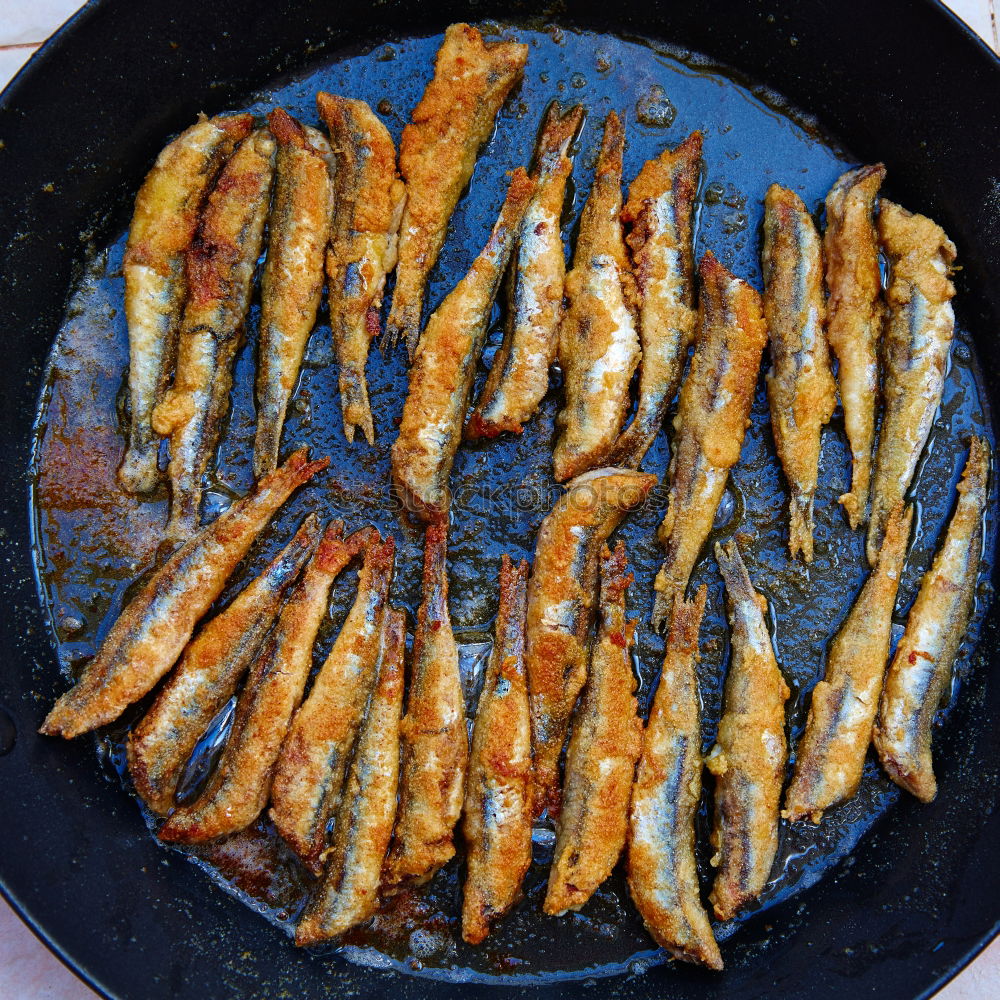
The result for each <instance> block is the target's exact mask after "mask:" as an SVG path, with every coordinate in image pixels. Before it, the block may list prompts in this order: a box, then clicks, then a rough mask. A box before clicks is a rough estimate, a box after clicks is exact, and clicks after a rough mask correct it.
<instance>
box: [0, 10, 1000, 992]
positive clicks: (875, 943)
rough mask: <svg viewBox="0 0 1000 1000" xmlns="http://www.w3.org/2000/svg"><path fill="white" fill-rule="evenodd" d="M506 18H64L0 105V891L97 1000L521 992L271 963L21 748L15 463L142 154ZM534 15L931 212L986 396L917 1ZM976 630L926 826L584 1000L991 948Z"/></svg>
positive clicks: (29, 639)
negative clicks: (620, 49)
mask: <svg viewBox="0 0 1000 1000" xmlns="http://www.w3.org/2000/svg"><path fill="white" fill-rule="evenodd" d="M279 7H280V9H279ZM532 13H536V11H533V10H532V9H530V8H529V7H528V6H527V5H519V4H493V3H479V4H459V3H438V4H434V5H431V4H421V3H392V2H387V3H380V4H373V5H371V7H370V8H362V7H353V6H352V7H351V8H349V9H343V8H334V7H332V6H331V5H327V4H322V5H314V4H312V3H310V2H308V0H303V2H299V3H295V2H286V3H284V4H281V5H279V4H274V3H272V4H264V3H255V2H251V0H242V2H230V3H228V4H226V5H225V8H224V9H223V8H222V7H221V6H220V7H217V8H210V7H209V5H208V4H206V3H205V2H204V0H200V2H191V0H175V2H174V3H173V4H171V5H169V6H168V5H161V4H149V5H145V4H137V3H134V2H129V0H106V2H99V3H93V4H91V5H89V6H88V7H87V8H86V9H85V10H84V11H83V12H82V13H81V14H79V15H78V16H77V17H76V18H74V20H73V21H72V22H71V24H70V26H69V27H67V28H66V29H64V30H63V31H62V32H60V34H59V35H58V36H57V37H56V38H55V39H54V40H53V41H52V42H51V43H49V45H48V46H46V49H45V51H44V52H43V53H42V54H41V55H40V56H39V57H37V58H36V59H35V60H34V61H33V63H32V66H31V67H30V68H29V69H28V70H27V71H26V72H25V73H24V74H22V76H21V77H20V78H19V79H18V81H17V82H16V83H15V84H14V85H13V86H12V87H11V88H10V89H9V90H8V91H7V92H6V94H5V95H4V98H3V100H2V101H0V140H2V142H3V145H2V147H0V192H2V193H3V194H2V202H0V206H2V207H0V247H2V248H3V249H2V250H0V305H2V309H0V323H2V324H3V339H2V343H3V345H4V351H5V353H6V364H5V365H4V366H3V370H2V372H0V379H2V380H3V381H2V387H3V390H2V399H3V406H4V411H3V420H2V421H0V434H2V435H3V438H2V444H3V446H4V452H3V453H4V454H6V455H7V456H8V461H7V469H8V470H9V471H8V473H7V474H6V475H5V476H4V478H3V480H2V485H0V490H2V497H3V501H4V502H3V522H2V528H3V530H4V539H3V545H4V556H5V563H4V569H5V572H4V573H3V579H2V582H0V587H2V588H3V589H2V590H0V593H2V594H3V597H4V598H5V606H6V609H7V615H6V619H5V625H4V629H3V638H2V642H3V652H4V654H5V668H4V669H3V670H2V671H0V706H2V709H0V751H3V750H7V749H8V747H9V746H10V744H11V742H12V741H13V746H12V749H10V751H9V752H7V753H6V754H5V755H3V756H0V781H2V788H3V794H2V798H0V803H2V808H0V878H2V883H3V889H4V892H5V894H6V895H7V896H8V897H9V898H10V899H11V901H12V902H13V903H14V905H15V906H17V907H18V908H19V910H20V911H21V912H22V914H23V915H24V916H25V918H26V919H27V920H28V921H29V923H31V924H32V926H34V927H35V928H36V930H38V932H39V933H40V934H41V935H42V936H43V938H44V939H45V940H46V941H47V942H48V943H49V944H50V945H51V946H52V947H53V948H54V950H56V951H57V953H59V954H60V955H61V956H62V957H63V958H64V959H66V960H67V961H68V962H69V964H71V965H72V966H73V967H74V968H76V969H77V970H78V971H79V972H80V973H81V974H82V975H83V976H84V977H85V978H87V979H88V980H89V981H90V982H91V983H93V984H94V985H95V986H96V987H97V988H98V989H101V990H103V991H104V992H106V993H107V994H108V995H111V996H120V997H128V998H133V997H143V998H151V1000H152V998H158V997H180V998H186V997H192V998H193V997H198V998H199V1000H201V998H206V997H211V998H214V997H235V996H253V997H275V996H280V995H282V994H283V991H287V992H288V995H294V996H300V997H320V996H328V995H358V996H362V997H368V996H371V997H376V996H386V995H390V994H392V995H397V996H400V997H417V996H425V995H428V996H430V995H433V996H435V997H448V996H454V997H468V996H470V995H475V994H477V993H479V992H481V993H484V994H485V993H486V992H490V993H491V994H494V995H514V994H515V993H516V994H521V993H527V990H513V989H492V990H490V991H487V990H486V989H479V990H476V989H474V988H471V987H469V986H468V985H448V984H445V983H441V982H437V983H429V982H427V981H421V980H416V979H412V978H404V977H400V976H399V975H397V974H394V973H388V972H379V971H375V970H371V969H361V968H357V967H354V966H351V965H348V964H346V963H343V962H340V961H331V960H329V959H326V960H320V959H315V958H312V957H310V956H309V955H305V954H302V953H300V952H297V951H295V950H294V949H292V948H291V947H290V946H289V944H288V943H287V941H286V940H285V939H284V938H283V937H281V936H280V935H278V934H276V933H274V932H273V931H272V930H270V929H269V928H267V927H266V926H265V925H264V924H263V923H262V922H261V921H260V920H259V918H257V917H256V916H255V915H254V914H253V913H251V912H250V911H249V910H247V909H246V908H244V907H243V906H241V905H239V904H237V903H235V902H234V901H232V900H230V899H228V898H227V897H225V896H223V895H222V894H221V893H218V892H216V891H213V890H212V889H211V888H210V887H209V886H208V885H207V883H206V881H205V880H204V878H203V876H201V875H200V874H199V873H198V872H197V871H196V870H195V869H194V868H193V867H192V866H191V865H189V864H186V863H185V862H184V861H183V859H181V858H180V857H179V856H176V855H172V854H167V853H165V852H163V851H161V850H159V849H157V848H156V846H155V845H154V843H153V841H152V840H151V839H150V838H149V836H148V834H147V832H146V830H145V828H144V826H143V824H142V821H141V819H140V817H139V814H138V813H137V812H136V811H135V809H134V808H133V807H132V805H131V803H130V802H128V801H127V799H125V798H124V797H123V796H122V794H121V791H120V789H119V788H117V787H115V786H114V785H112V784H111V783H110V782H109V781H108V780H107V779H106V778H105V777H103V776H102V773H101V772H100V771H99V770H98V769H97V768H95V767H94V761H93V758H92V756H91V755H90V753H88V752H85V750H84V748H83V747H82V746H77V745H72V744H71V745H63V744H61V743H57V742H55V741H51V740H42V739H40V738H38V737H37V736H35V735H34V732H35V729H36V728H37V725H38V723H39V722H40V720H41V718H42V716H43V714H44V711H45V709H46V708H47V706H48V705H49V704H50V702H51V700H52V698H53V697H54V696H55V694H56V693H57V692H58V691H59V690H61V689H62V686H63V681H62V680H61V679H60V678H59V676H58V671H57V670H56V667H55V663H54V658H53V655H52V650H51V646H50V643H49V640H48V637H47V633H46V626H45V625H44V623H43V620H42V616H41V615H40V613H39V607H38V601H37V595H36V589H35V581H34V580H33V578H32V569H31V566H32V561H31V553H30V545H31V539H30V534H29V525H28V517H27V510H26V503H25V500H26V487H27V482H26V478H25V470H26V469H27V468H28V466H29V462H30V454H29V450H30V440H31V418H32V415H33V413H34V411H35V401H36V394H37V391H38V387H39V384H40V380H41V375H42V363H43V361H44V358H45V355H46V353H47V351H48V349H49V345H50V343H51V339H52V336H53V332H54V331H55V329H56V327H57V325H58V323H59V320H60V317H61V315H62V311H63V308H64V305H65V301H66V294H67V291H68V289H69V288H70V286H71V284H72V281H73V277H74V268H76V267H78V266H79V265H80V263H81V262H82V261H83V259H84V258H85V256H86V254H87V251H88V248H89V247H91V246H95V245H96V246H100V245H102V243H104V242H106V239H107V237H108V235H109V233H110V232H111V231H112V228H111V227H112V226H113V225H114V224H115V222H116V220H117V221H119V222H120V218H121V214H122V210H123V207H124V206H127V204H128V202H129V200H130V199H131V197H132V194H133V193H134V191H135V189H136V187H137V185H138V183H139V180H140V179H141V176H142V174H143V172H144V171H145V169H146V168H147V166H148V164H149V162H150V160H151V158H152V156H153V155H154V154H155V152H156V151H157V149H158V148H159V146H160V145H162V141H163V137H164V136H165V135H167V134H170V133H172V132H175V131H177V130H178V129H180V128H182V127H183V126H184V125H185V124H187V123H188V122H189V121H190V120H191V119H192V118H193V116H194V114H195V113H196V112H197V111H199V110H201V109H203V108H204V109H205V110H207V111H213V110H215V109H216V108H221V107H225V106H227V105H229V104H231V103H234V102H238V101H239V99H240V97H241V96H242V95H244V94H245V93H247V92H249V91H252V90H254V89H256V88H258V87H260V86H261V85H262V84H264V83H265V82H266V81H268V80H270V79H272V78H274V77H276V76H279V75H281V74H282V73H285V72H287V71H289V70H294V69H296V68H298V67H300V66H303V65H305V64H306V63H308V62H313V61H315V60H317V59H322V58H323V56H324V54H325V53H331V54H332V53H335V52H336V51H338V50H340V49H343V48H345V47H351V48H354V47H356V46H358V45H359V44H372V43H373V42H375V41H378V40H381V39H384V38H386V37H391V36H395V35H406V34H421V33H429V32H432V31H438V30H440V29H441V28H442V27H443V26H444V25H445V24H447V23H448V22H450V21H454V20H460V19H475V20H481V19H486V18H490V17H496V18H498V19H506V20H509V19H511V18H518V17H524V16H528V15H530V14H532ZM553 16H555V17H557V18H558V19H559V20H560V21H561V22H562V23H565V24H568V25H574V24H575V25H580V26H583V27H588V28H593V29H595V30H600V31H608V32H613V33H617V34H625V35H628V34H637V35H640V34H641V35H646V36H652V37H659V38H662V39H664V40H668V41H670V42H673V43H674V44H678V45H682V46H689V47H690V48H692V49H695V50H698V51H701V52H704V53H706V54H708V55H710V56H712V57H714V58H716V59H719V60H720V61H723V62H726V63H729V64H731V65H733V66H735V67H736V68H737V69H739V70H741V71H743V72H745V73H746V74H748V75H749V76H750V77H752V78H755V79H757V80H760V81H763V82H766V83H767V84H769V85H770V86H772V87H774V88H775V89H776V90H778V91H780V92H782V93H784V94H785V95H787V96H788V97H789V98H790V99H791V100H792V101H793V102H794V103H796V104H797V105H799V106H800V107H802V108H805V109H807V110H808V111H810V112H813V113H814V114H816V115H817V117H818V118H819V119H820V121H821V122H823V124H824V125H825V126H827V127H828V128H830V129H831V130H832V131H833V132H834V133H836V134H838V135H840V136H842V137H843V138H844V140H845V142H846V143H847V144H848V146H849V147H850V148H851V149H853V150H854V151H855V153H856V154H857V155H858V156H860V157H862V158H864V159H875V158H883V159H885V160H886V161H887V164H888V166H889V169H890V172H891V176H892V178H893V191H894V193H896V194H897V196H899V197H900V198H902V199H904V200H905V202H906V203H908V204H912V205H915V206H919V207H920V208H921V210H923V211H926V212H927V213H928V214H931V215H933V216H934V217H935V218H938V219H939V220H940V221H941V222H942V223H943V224H944V225H945V227H946V229H947V230H948V232H949V234H950V235H952V236H953V238H954V239H955V241H956V243H957V244H958V245H959V247H960V248H961V256H962V264H963V267H964V270H963V271H961V272H960V273H959V275H958V278H957V284H958V287H959V295H960V301H961V314H962V320H963V322H964V324H965V325H966V326H968V327H969V329H970V330H971V331H972V333H973V334H974V336H975V339H976V341H977V344H978V346H979V352H980V358H981V361H982V363H983V365H984V366H985V370H984V376H985V380H986V392H987V395H988V396H989V397H990V398H991V399H992V400H993V401H994V402H996V400H997V399H998V398H1000V396H998V393H1000V387H998V385H997V369H996V367H995V362H994V360H993V359H994V357H995V354H996V351H995V348H994V347H993V344H994V340H993V338H994V337H995V335H996V331H997V330H998V329H1000V265H998V264H997V261H998V260H1000V183H998V180H997V173H998V157H997V151H998V150H1000V64H998V62H997V60H996V58H995V57H994V56H992V54H990V53H989V52H988V51H987V50H986V49H985V47H984V46H983V45H982V44H981V43H980V42H978V41H977V40H975V39H974V38H973V37H972V36H971V35H970V34H969V32H968V31H967V30H966V29H964V28H963V27H962V26H961V25H960V24H959V23H958V22H957V21H956V20H955V19H954V18H953V17H952V16H951V15H949V14H948V13H947V12H946V11H945V10H944V9H943V8H941V7H939V6H937V5H935V4H930V3H912V2H906V0H883V2H882V3H880V4H878V5H872V4H869V3H862V2H859V0H836V2H833V0H814V2H811V3H808V4H805V3H796V4H794V5H792V4H789V5H787V7H786V8H781V7H779V6H777V5H771V4H766V3H748V2H745V0H744V2H740V0H735V2H732V3H727V2H723V0H716V2H714V3H712V4H701V3H694V2H689V3H685V4H683V5H677V6H676V7H675V6H674V5H672V4H668V3H659V4H656V3H648V2H646V3H641V4H640V3H632V2H629V0H619V2H617V3H615V4H607V3H602V4H591V3H574V2H570V3H566V4H563V5H561V6H560V7H559V9H558V13H556V14H554V15H553ZM49 182H54V189H53V190H51V191H49V190H46V187H47V185H48V184H49ZM998 613H1000V612H998V609H997V608H996V606H994V608H993V610H992V611H991V613H990V615H989V619H988V621H987V623H986V626H985V632H984V639H983V642H982V644H981V655H980V657H979V661H980V662H978V664H977V666H976V669H975V670H974V671H973V673H972V676H971V679H970V680H969V681H968V683H967V684H966V685H965V688H964V692H963V696H962V698H961V699H960V701H959V703H958V705H957V707H956V709H955V711H954V712H953V714H952V716H951V718H950V720H949V724H948V727H947V730H946V732H945V734H944V736H943V737H942V739H941V740H940V741H939V744H938V747H937V760H938V762H939V766H940V770H941V772H942V774H943V776H944V780H943V781H942V783H941V784H942V788H941V793H940V795H939V798H938V800H937V801H936V802H935V803H934V804H933V805H932V806H930V807H921V806H918V805H916V804H914V803H913V802H911V801H909V800H906V801H902V802H901V803H900V805H899V806H897V807H896V808H895V809H894V810H893V811H892V816H891V820H890V821H889V822H885V823H882V824H881V825H879V826H878V827H877V828H876V829H875V831H874V832H873V834H871V835H869V836H868V837H867V838H866V839H864V840H863V841H862V842H861V844H860V845H859V846H858V848H857V849H856V850H855V851H854V852H853V855H852V858H851V860H850V862H848V863H846V864H844V865H843V866H841V868H840V869H839V870H838V871H837V872H836V873H835V874H834V875H833V877H828V878H826V879H824V881H823V882H821V883H820V884H819V885H818V886H816V887H815V888H814V889H812V890H810V891H809V892H808V894H806V895H804V896H800V897H797V898H796V899H793V900H791V901H790V902H788V903H786V904H783V905H781V906H779V907H777V908H775V909H772V910H770V911H768V912H767V914H766V915H764V916H763V917H761V918H759V919H757V920H751V921H750V922H748V923H747V924H745V925H744V926H743V927H742V928H741V929H740V930H739V932H738V933H737V935H736V936H735V938H734V939H733V941H732V943H731V944H730V945H728V946H727V953H726V958H727V971H726V973H725V974H724V975H723V976H721V977H709V976H706V975H705V974H703V973H700V972H697V971H694V970H690V969H687V968H677V967H672V968H670V969H663V968H659V969H654V970H652V971H651V972H649V973H647V974H646V975H645V976H642V977H638V978H629V979H624V978H621V979H617V980H604V981H602V982H601V984H600V986H599V987H596V988H597V989H600V991H601V994H602V995H604V996H610V997H617V996H622V997H625V996H629V997H644V996H649V997H653V996H656V997H660V996H663V995H664V994H665V993H667V994H668V995H670V996H676V997H688V996H691V997H694V996H698V997H712V996H721V995H723V994H724V995H726V996H727V997H751V996H754V997H755V996H761V995H765V994H766V995H780V994H784V995H788V996H809V997H841V996H843V995H844V994H845V993H846V992H852V993H856V994H858V995H866V994H874V993H876V992H880V993H882V994H883V995H887V996H892V997H896V996H901V997H902V996H907V997H909V996H920V995H926V994H927V993H929V992H931V991H933V990H934V989H935V988H936V987H937V986H939V985H940V984H941V982H943V981H944V980H945V979H947V978H948V977H949V976H951V975H952V974H954V972H955V971H957V969H959V968H960V967H961V966H962V965H963V964H964V963H965V962H966V961H967V960H968V959H969V957H971V956H972V955H973V954H974V953H975V952H976V951H977V950H978V949H979V948H980V947H981V946H982V945H983V943H984V942H985V941H987V940H988V939H989V938H990V937H991V936H992V934H993V933H995V931H996V929H997V918H998V914H1000V904H998V902H997V900H998V899H1000V864H998V863H997V860H996V845H997V844H998V843H1000V838H998V829H1000V818H998V813H997V808H996V806H997V796H998V775H997V763H996V762H997V760H998V759H1000V755H998V751H1000V737H998V735H997V729H996V728H995V727H994V725H993V720H994V719H997V718H1000V693H998V689H997V685H996V684H995V683H991V680H992V678H991V676H990V671H991V662H990V661H991V660H993V659H995V658H998V656H1000V652H998V651H997V636H996V621H997V615H998ZM545 992H546V994H547V995H551V996H576V995H579V994H581V993H583V994H586V993H587V992H588V988H586V987H583V986H580V985H579V984H566V985H563V986H550V987H547V988H546V990H545Z"/></svg>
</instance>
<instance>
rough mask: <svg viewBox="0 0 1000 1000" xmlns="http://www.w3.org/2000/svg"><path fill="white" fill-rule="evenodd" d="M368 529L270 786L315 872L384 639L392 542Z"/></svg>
mask: <svg viewBox="0 0 1000 1000" xmlns="http://www.w3.org/2000/svg"><path fill="white" fill-rule="evenodd" d="M370 534H371V540H370V541H369V542H368V543H367V547H366V550H365V560H364V564H363V565H362V567H361V574H360V579H359V581H358V592H357V596H356V597H355V599H354V604H353V606H352V607H351V610H350V611H349V612H348V615H347V618H346V620H345V621H344V625H343V627H342V628H341V630H340V634H339V635H338V636H337V638H336V641H335V642H334V644H333V648H332V649H331V650H330V655H329V656H327V658H326V661H325V662H324V664H323V666H322V667H320V670H319V673H318V674H317V675H316V679H315V680H314V681H313V685H312V688H311V689H310V691H309V697H308V698H307V699H306V700H305V702H304V703H303V705H302V707H301V708H300V709H299V711H298V712H297V713H296V714H295V718H294V720H293V721H292V724H291V728H290V729H289V730H288V736H287V737H286V738H285V742H284V745H283V746H282V747H281V756H280V758H279V759H278V762H277V766H276V768H275V774H274V782H273V786H272V791H271V812H270V815H271V819H272V820H273V821H274V825H275V826H276V827H277V829H278V833H280V834H281V836H282V837H283V838H284V839H285V842H286V843H287V844H288V846H289V847H291V848H292V850H293V851H295V853H296V854H297V855H298V856H299V858H301V860H302V863H303V864H304V865H305V866H306V868H308V869H309V870H310V871H311V872H312V873H313V874H315V875H319V874H320V873H321V872H322V871H323V857H324V851H325V850H326V847H327V825H328V823H329V821H330V819H331V817H333V816H336V814H337V809H338V808H339V806H340V802H341V796H342V793H343V790H344V782H345V781H346V780H347V775H348V764H349V763H350V760H351V753H352V751H353V749H354V746H355V742H356V740H357V736H358V731H359V730H360V728H361V723H362V718H363V716H364V713H365V705H366V704H367V703H368V700H369V698H370V697H371V693H372V690H373V689H374V687H375V682H376V678H377V675H378V669H379V651H380V650H381V648H382V645H383V643H384V641H385V630H386V609H387V608H388V603H387V602H388V598H389V587H390V585H391V584H392V573H393V560H394V553H395V543H394V541H393V539H392V538H391V537H389V538H387V539H386V540H385V541H383V542H380V541H379V540H378V536H377V534H375V533H374V532H371V533H370Z"/></svg>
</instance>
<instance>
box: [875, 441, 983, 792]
mask: <svg viewBox="0 0 1000 1000" xmlns="http://www.w3.org/2000/svg"><path fill="white" fill-rule="evenodd" d="M989 471H990V448H989V445H988V444H987V443H986V441H985V440H984V439H983V438H978V437H974V438H973V439H972V441H971V444H970V446H969V457H968V460H967V462H966V464H965V472H964V473H963V476H962V481H961V482H960V483H959V484H958V503H957V505H956V507H955V512H954V514H952V517H951V521H950V523H949V524H948V531H947V534H946V535H945V538H944V542H943V543H942V544H941V547H940V549H938V552H937V555H936V556H935V557H934V562H933V564H932V565H931V568H930V569H929V570H928V571H927V572H926V573H925V574H924V576H923V579H922V580H921V581H920V590H919V592H918V594H917V598H916V600H915V601H914V602H913V607H911V608H910V613H909V616H908V618H907V620H906V630H905V631H904V632H903V637H902V638H901V639H900V640H899V645H898V646H897V647H896V652H895V654H894V655H893V658H892V663H891V664H890V666H889V672H888V673H887V675H886V678H885V684H884V685H883V688H882V700H881V703H880V706H879V714H878V719H877V720H876V722H875V729H874V732H873V739H872V742H873V743H874V745H875V749H876V751H878V756H879V760H880V761H881V762H882V767H883V768H885V772H886V774H888V775H889V777H890V778H892V780H893V781H894V782H895V783H896V784H897V785H899V787H900V788H903V789H905V790H906V791H908V792H910V794H912V795H915V796H916V797H917V798H918V799H920V801H921V802H931V801H933V799H934V797H935V796H936V795H937V780H936V778H935V777H934V762H933V757H932V754H931V740H932V732H933V724H934V715H935V713H936V712H937V710H938V707H939V706H940V705H941V701H942V699H943V698H944V696H945V694H946V692H947V690H948V685H949V682H950V680H951V674H952V667H953V666H954V663H955V656H956V655H957V653H958V650H959V647H960V646H961V644H962V641H963V640H964V639H965V638H966V629H967V628H968V625H969V619H970V617H971V615H972V606H973V601H974V599H975V591H976V581H977V580H978V578H979V567H980V561H981V559H982V552H983V516H984V514H985V511H986V504H987V502H988V499H989V493H988V483H989Z"/></svg>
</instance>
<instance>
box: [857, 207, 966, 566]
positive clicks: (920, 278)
mask: <svg viewBox="0 0 1000 1000" xmlns="http://www.w3.org/2000/svg"><path fill="white" fill-rule="evenodd" d="M878 232H879V239H880V240H881V242H882V247H883V249H884V250H885V252H886V254H887V255H888V257H889V269H890V270H889V287H888V288H887V289H886V303H887V305H888V307H889V319H888V322H887V324H886V328H885V335H884V347H883V365H884V369H885V379H884V385H883V396H884V399H885V403H884V407H883V412H882V427H881V430H880V431H879V442H878V453H877V455H876V457H875V476H874V479H873V481H872V513H871V520H870V521H869V522H868V546H867V551H868V562H869V563H870V564H871V565H872V566H874V565H875V560H876V559H877V558H878V553H879V550H880V548H881V546H882V536H883V534H884V533H885V530H886V522H887V521H888V519H889V515H890V514H891V513H892V511H893V510H894V509H895V508H896V506H897V505H898V504H899V503H901V502H902V501H903V498H904V497H905V496H906V491H907V490H908V489H909V488H910V483H911V482H912V481H913V473H914V472H915V471H916V468H917V461H918V459H919V458H920V455H921V452H923V450H924V445H925V444H926V443H927V437H928V435H929V434H930V430H931V424H932V423H933V422H934V415H935V414H936V413H937V410H938V407H939V406H940V404H941V394H942V392H943V390H944V376H945V371H946V369H947V367H948V356H949V354H950V353H951V343H952V339H953V338H954V335H955V312H954V310H953V309H952V306H951V299H952V296H954V294H955V286H954V285H953V284H952V283H951V280H950V278H949V275H950V273H951V269H952V266H953V265H954V263H955V244H954V243H952V242H951V240H949V239H948V237H947V236H946V235H945V233H944V230H943V229H942V228H941V227H940V226H939V225H938V224H937V223H935V222H932V221H931V220H930V219H928V218H927V217H926V216H923V215H912V214H911V213H909V212H907V211H906V209H905V208H900V207H899V205H896V204H894V203H893V202H891V201H888V200H887V199H885V198H883V199H882V207H881V209H880V211H879V216H878Z"/></svg>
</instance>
